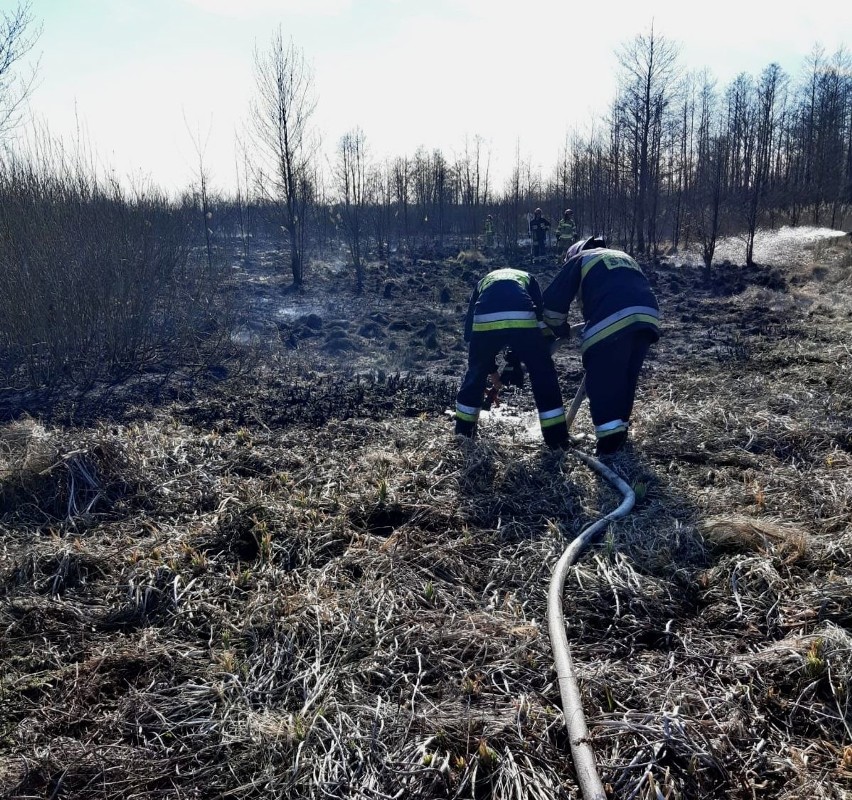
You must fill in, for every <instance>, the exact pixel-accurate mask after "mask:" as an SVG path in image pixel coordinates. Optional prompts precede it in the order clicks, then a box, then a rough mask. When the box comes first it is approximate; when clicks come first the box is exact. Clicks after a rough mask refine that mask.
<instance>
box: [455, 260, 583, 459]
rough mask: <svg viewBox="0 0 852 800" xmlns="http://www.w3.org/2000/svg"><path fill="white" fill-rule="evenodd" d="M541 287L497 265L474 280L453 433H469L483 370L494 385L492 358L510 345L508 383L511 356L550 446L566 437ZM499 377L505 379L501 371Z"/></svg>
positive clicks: (483, 385)
mask: <svg viewBox="0 0 852 800" xmlns="http://www.w3.org/2000/svg"><path fill="white" fill-rule="evenodd" d="M542 313H543V306H542V299H541V289H540V287H539V285H538V283H537V281H536V279H535V278H534V277H533V276H532V275H530V274H529V273H528V272H524V271H522V270H519V269H509V268H504V269H498V270H494V271H493V272H489V273H488V274H487V275H486V276H485V277H484V278H482V280H480V281H479V283H478V284H477V285H476V289H474V292H473V294H472V295H471V298H470V303H469V305H468V310H467V317H466V318H465V325H464V339H465V341H466V342H468V343H469V345H470V349H469V353H468V367H467V373H466V374H465V376H464V379H463V380H462V384H461V388H460V389H459V392H458V396H457V398H456V428H455V431H456V433H457V434H461V435H462V436H469V437H472V436H473V435H474V433H475V431H476V423H477V421H478V419H479V412H480V411H481V410H482V404H483V395H484V393H485V389H486V385H487V382H488V378H489V376H490V377H491V380H492V384H493V386H495V387H496V388H499V384H500V377H499V376H498V375H497V363H496V358H497V355H498V353H500V352H501V351H503V350H504V349H506V348H510V349H511V351H512V355H511V356H510V357H509V358H507V363H508V364H509V365H510V370H509V372H510V373H511V372H514V373H515V376H514V377H513V383H516V384H520V383H521V382H522V381H521V380H520V378H519V376H517V372H518V369H517V366H516V368H515V369H514V370H512V369H511V367H512V365H513V364H516V361H519V362H521V363H522V364H523V365H525V366H526V368H527V371H528V372H529V378H530V384H531V386H532V392H533V397H534V398H535V404H536V407H537V408H538V419H539V424H540V425H541V432H542V435H543V436H544V441H545V443H546V444H547V445H549V446H550V447H552V448H558V447H563V446H564V445H565V444H566V443H567V441H568V426H567V425H566V423H565V408H564V406H563V405H562V395H561V393H560V391H559V380H558V378H557V375H556V368H555V367H554V365H553V359H552V358H551V355H550V345H549V342H550V341H551V340H552V337H549V334H548V337H549V338H546V336H545V327H546V326H545V324H544V322H543V321H542ZM502 377H503V382H505V381H506V380H507V373H506V372H504V375H503V376H502Z"/></svg>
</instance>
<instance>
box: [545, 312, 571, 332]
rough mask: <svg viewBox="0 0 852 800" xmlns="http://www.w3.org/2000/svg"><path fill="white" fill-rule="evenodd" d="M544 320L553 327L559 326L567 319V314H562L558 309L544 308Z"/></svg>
mask: <svg viewBox="0 0 852 800" xmlns="http://www.w3.org/2000/svg"><path fill="white" fill-rule="evenodd" d="M543 316H544V321H545V322H546V323H547V324H548V325H550V326H551V327H553V328H556V327H559V326H560V325H561V324H562V323H563V322H565V320H566V319H568V315H567V314H560V313H559V312H558V311H551V310H550V309H548V308H545V309H544V315H543Z"/></svg>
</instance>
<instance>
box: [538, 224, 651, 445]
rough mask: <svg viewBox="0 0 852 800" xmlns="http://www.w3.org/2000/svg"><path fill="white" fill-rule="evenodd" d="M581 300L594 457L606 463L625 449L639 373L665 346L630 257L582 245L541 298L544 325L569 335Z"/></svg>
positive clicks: (598, 241) (596, 240)
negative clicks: (655, 347) (658, 346)
mask: <svg viewBox="0 0 852 800" xmlns="http://www.w3.org/2000/svg"><path fill="white" fill-rule="evenodd" d="M577 296H579V299H580V305H581V307H582V313H583V320H584V322H585V326H584V327H583V331H582V334H581V344H580V350H581V352H582V357H583V366H584V367H585V370H586V393H587V394H588V397H589V410H590V412H591V415H592V422H593V423H594V425H595V438H596V440H597V446H596V451H597V453H598V454H599V455H607V454H610V453H614V452H616V451H618V450H619V449H621V447H622V446H623V445H624V444H625V442H626V441H627V430H628V427H629V425H630V414H631V412H632V411H633V401H634V398H635V395H636V384H637V381H638V378H639V370H640V369H641V367H642V363H643V361H644V360H645V356H646V355H647V353H648V348H649V347H650V346H651V345H652V344H653V343H654V342H656V341H657V340H658V339H659V338H660V323H659V316H660V315H659V306H658V305H657V299H656V297H655V296H654V292H653V291H652V289H651V286H650V284H649V283H648V279H647V278H646V277H645V275H644V274H643V272H642V270H641V269H640V267H639V265H638V264H637V263H636V262H635V261H634V260H633V259H632V258H631V257H630V256H629V255H627V253H623V252H621V251H620V250H613V249H610V248H608V247H607V246H606V242H605V241H604V239H603V238H602V237H592V238H590V239H582V240H580V241H578V242H576V243H575V244H574V245H572V246H571V247H570V248H569V249H568V252H567V254H566V259H565V263H564V264H563V265H562V269H561V270H560V271H559V273H558V274H557V275H556V277H555V278H554V279H553V281H552V282H551V283H550V285H549V286H548V287H547V289H546V290H545V291H544V295H543V299H544V321H545V322H546V323H547V325H548V326H549V327H550V328H551V329H552V330H553V332H554V333H555V335H556V336H558V337H566V336H567V335H568V324H567V318H568V309H569V307H570V306H571V303H572V301H573V300H574V298H575V297H577Z"/></svg>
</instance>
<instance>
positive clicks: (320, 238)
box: [253, 28, 852, 291]
mask: <svg viewBox="0 0 852 800" xmlns="http://www.w3.org/2000/svg"><path fill="white" fill-rule="evenodd" d="M617 55H618V65H619V67H618V69H619V72H618V83H617V87H618V88H617V92H616V95H615V97H614V98H613V100H612V103H611V105H610V107H609V111H608V113H607V114H605V115H604V116H603V118H602V119H601V120H600V121H599V123H598V124H597V125H596V126H595V129H594V132H593V133H591V134H586V135H582V134H579V133H574V134H569V135H567V136H566V141H565V145H564V147H563V148H562V150H561V152H560V153H559V156H558V159H557V164H556V167H555V169H554V170H553V172H552V173H551V174H550V175H543V174H541V171H540V170H536V169H534V168H533V167H532V166H531V164H530V162H529V161H528V160H525V159H522V158H521V155H520V145H519V146H518V148H517V150H516V158H515V163H514V164H513V168H512V170H511V173H510V177H509V178H508V179H507V180H506V181H505V183H504V185H503V186H500V187H495V186H494V183H493V180H492V179H491V166H492V165H491V157H490V153H488V151H487V149H486V147H485V144H484V140H483V139H482V137H480V136H476V137H473V139H472V140H470V139H469V140H467V141H466V142H465V146H464V149H463V151H462V152H461V154H460V155H454V156H453V157H452V158H448V157H446V156H445V155H444V154H443V153H442V152H441V151H440V150H427V149H426V148H420V149H418V150H417V151H416V152H415V153H414V154H413V155H411V156H399V157H396V158H392V159H386V160H381V161H377V160H372V159H371V158H370V155H369V147H368V141H367V137H366V135H365V133H364V131H362V130H361V129H360V128H358V127H355V128H353V129H352V130H351V131H349V132H348V133H346V134H345V135H344V136H343V137H342V138H341V139H340V142H339V145H338V148H337V153H336V155H337V160H336V162H335V163H334V164H333V165H332V169H331V171H330V174H325V173H324V171H323V169H322V165H321V159H320V157H319V155H318V147H317V140H316V139H315V138H314V139H311V137H310V135H309V133H308V132H309V122H310V117H311V113H312V112H313V108H314V105H315V102H316V101H315V98H314V97H313V95H312V80H311V75H310V71H309V69H308V67H307V63H306V61H305V58H304V55H303V54H302V52H301V51H300V50H299V48H298V47H296V46H295V44H294V43H293V42H292V41H290V42H289V43H288V42H285V41H284V39H283V37H282V36H281V34H280V32H279V34H278V35H277V37H275V38H274V39H273V42H272V44H271V46H270V48H269V49H268V50H267V51H265V52H264V53H262V54H261V55H259V56H258V61H257V63H258V68H257V72H256V81H257V86H258V91H259V96H260V97H261V103H260V105H259V106H258V108H257V113H256V115H255V123H256V125H255V133H256V134H257V137H258V138H257V140H256V141H258V142H259V143H261V144H262V145H265V147H262V148H261V151H262V152H265V155H266V156H267V164H268V167H267V169H266V170H265V171H260V172H257V173H256V174H255V181H254V186H255V188H256V189H257V193H256V194H255V195H254V198H253V199H254V200H255V201H256V202H257V204H258V206H259V207H260V206H266V207H267V209H269V208H270V207H274V208H277V209H279V211H280V218H281V220H282V223H281V226H282V228H283V230H285V231H286V233H287V244H288V247H289V252H290V254H291V264H290V265H291V270H292V277H293V282H294V284H295V285H297V286H298V285H300V284H301V283H302V281H303V280H304V254H305V247H306V245H307V243H308V242H309V241H310V242H313V243H317V244H321V243H322V242H325V241H330V240H334V239H336V238H342V239H343V240H344V241H345V242H346V243H347V246H348V252H349V256H350V259H351V262H352V265H353V267H354V275H355V283H356V289H357V290H359V291H360V290H361V289H362V288H363V275H364V271H363V266H362V265H363V260H364V258H365V255H366V254H367V252H370V253H371V254H372V255H373V256H374V257H379V258H381V257H383V256H386V255H387V250H388V248H391V247H396V248H403V249H405V248H409V249H410V248H413V247H417V246H419V247H421V248H422V247H424V246H429V245H430V244H431V245H434V246H437V247H439V248H440V247H441V245H443V244H444V243H445V242H446V241H452V242H454V243H455V244H461V245H464V244H465V243H467V244H469V245H472V246H475V245H476V244H477V242H478V241H479V234H480V233H481V230H482V225H483V220H484V218H485V215H486V214H491V215H492V216H493V218H494V220H495V222H496V231H497V235H498V241H499V242H501V246H502V248H503V249H504V250H505V251H506V253H507V255H512V254H517V251H518V249H519V247H520V245H519V242H518V238H519V235H523V232H524V230H525V225H526V214H527V213H528V212H529V211H531V210H532V208H534V207H542V208H543V209H545V212H546V214H549V215H550V216H552V217H553V218H558V217H559V216H560V215H561V212H562V210H563V209H564V208H566V207H569V206H570V207H571V208H572V209H573V211H574V218H575V220H576V221H577V223H578V226H579V229H580V230H581V231H584V232H586V233H603V234H605V235H607V236H608V237H609V238H610V239H611V240H612V241H614V242H618V243H619V244H621V246H623V247H624V248H625V249H627V250H628V251H629V252H631V253H632V254H634V255H638V256H639V257H654V256H656V255H658V254H659V253H660V252H661V251H664V250H670V251H676V250H678V249H680V248H683V247H688V246H698V247H699V248H700V250H701V252H702V255H703V259H704V262H705V264H706V266H707V268H708V269H709V268H710V266H711V264H712V262H713V256H714V251H715V247H716V242H717V241H718V239H719V237H720V236H721V235H726V234H728V235H730V234H738V235H742V237H743V240H744V250H743V258H744V260H745V262H746V263H748V264H751V263H752V261H753V257H754V239H755V234H756V232H757V230H758V228H759V227H761V226H770V227H772V226H775V225H777V224H780V223H789V224H792V225H796V224H799V223H802V222H807V223H810V224H814V225H822V224H824V225H828V226H831V227H839V226H841V225H843V224H845V221H846V219H847V216H848V214H849V210H850V206H852V58H850V55H849V54H848V53H847V52H846V51H845V50H843V49H841V50H838V51H837V52H835V53H834V54H832V55H827V54H826V53H825V52H824V51H823V50H822V49H821V48H820V47H819V46H815V47H814V48H813V50H812V52H811V53H810V55H809V57H808V58H807V61H806V63H805V64H804V66H803V69H802V71H801V74H800V75H798V76H791V75H788V74H787V73H786V72H785V71H784V70H783V69H782V68H781V67H780V66H779V65H778V64H776V63H771V64H769V65H768V66H767V67H766V68H765V69H764V70H763V71H762V72H761V73H760V74H759V75H756V76H754V75H749V74H747V73H741V74H739V75H738V76H737V77H736V78H735V79H734V80H733V81H731V82H730V83H729V84H728V85H727V86H724V87H720V86H719V85H718V84H717V82H716V81H715V80H714V78H713V77H712V75H711V74H710V73H709V72H707V71H706V70H705V71H703V72H699V73H695V72H685V71H684V69H683V66H682V64H681V63H680V60H679V52H678V48H677V46H676V44H675V43H673V42H671V41H669V40H667V39H666V38H665V37H663V36H661V35H659V34H657V33H656V32H655V31H654V30H653V28H652V29H651V30H650V31H649V32H648V33H643V34H639V35H637V36H636V37H635V38H634V39H633V40H631V41H629V42H626V43H625V44H623V45H622V46H621V47H620V48H619V50H618V53H617ZM260 216H262V217H263V216H265V217H268V214H266V215H263V214H261V215H260Z"/></svg>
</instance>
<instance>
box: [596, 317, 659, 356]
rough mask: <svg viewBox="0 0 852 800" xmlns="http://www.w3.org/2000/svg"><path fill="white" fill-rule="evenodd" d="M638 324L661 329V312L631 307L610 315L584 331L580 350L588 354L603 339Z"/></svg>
mask: <svg viewBox="0 0 852 800" xmlns="http://www.w3.org/2000/svg"><path fill="white" fill-rule="evenodd" d="M637 322H644V323H646V324H648V325H650V326H651V327H653V328H659V327H660V312H659V311H657V309H656V308H652V307H651V306H630V307H629V308H623V309H621V310H620V311H616V312H615V314H610V315H609V316H608V317H606V318H605V319H602V320H601V321H600V322H597V323H595V324H594V325H593V326H591V327H590V328H587V329H586V330H584V331H583V340H582V344H581V346H580V350H581V351H582V352H586V350H588V349H589V348H590V347H591V346H592V345H593V344H597V343H598V342H599V341H601V339H606V337H607V336H612V335H613V334H614V333H618V332H619V331H621V330H624V329H625V328H627V327H629V326H630V325H634V324H636V323H637Z"/></svg>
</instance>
